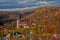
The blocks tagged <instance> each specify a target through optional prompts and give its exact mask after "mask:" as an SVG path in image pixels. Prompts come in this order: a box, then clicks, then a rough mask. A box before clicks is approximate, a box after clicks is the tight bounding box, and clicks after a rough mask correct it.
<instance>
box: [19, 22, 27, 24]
mask: <svg viewBox="0 0 60 40" xmlns="http://www.w3.org/2000/svg"><path fill="white" fill-rule="evenodd" d="M19 24H27V22H19Z"/></svg>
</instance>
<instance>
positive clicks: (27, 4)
mask: <svg viewBox="0 0 60 40" xmlns="http://www.w3.org/2000/svg"><path fill="white" fill-rule="evenodd" d="M45 6H60V0H0V10H23V9H31V8H37V7H45Z"/></svg>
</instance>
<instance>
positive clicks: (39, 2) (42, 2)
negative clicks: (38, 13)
mask: <svg viewBox="0 0 60 40" xmlns="http://www.w3.org/2000/svg"><path fill="white" fill-rule="evenodd" d="M52 3H55V2H54V1H48V2H47V1H38V2H36V4H52Z"/></svg>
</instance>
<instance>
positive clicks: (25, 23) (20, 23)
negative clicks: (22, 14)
mask: <svg viewBox="0 0 60 40" xmlns="http://www.w3.org/2000/svg"><path fill="white" fill-rule="evenodd" d="M19 26H20V27H23V28H30V25H29V24H28V23H27V22H19Z"/></svg>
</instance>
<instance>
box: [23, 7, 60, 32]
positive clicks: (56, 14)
mask: <svg viewBox="0 0 60 40" xmlns="http://www.w3.org/2000/svg"><path fill="white" fill-rule="evenodd" d="M24 19H27V20H29V22H30V23H31V24H32V23H35V24H36V26H39V27H45V28H46V30H49V29H50V30H49V31H50V32H52V30H54V31H55V32H56V30H57V29H58V31H60V7H42V8H38V9H37V10H36V11H35V12H34V13H33V14H31V15H29V16H27V17H25V18H24Z"/></svg>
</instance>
